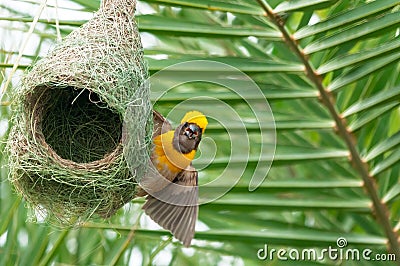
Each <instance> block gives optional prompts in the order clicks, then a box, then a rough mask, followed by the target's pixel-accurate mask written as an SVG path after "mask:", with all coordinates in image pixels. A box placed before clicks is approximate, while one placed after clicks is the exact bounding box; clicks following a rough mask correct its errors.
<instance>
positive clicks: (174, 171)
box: [136, 111, 208, 247]
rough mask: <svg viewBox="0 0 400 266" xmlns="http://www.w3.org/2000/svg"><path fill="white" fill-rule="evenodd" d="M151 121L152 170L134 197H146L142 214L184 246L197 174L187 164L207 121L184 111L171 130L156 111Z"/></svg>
mask: <svg viewBox="0 0 400 266" xmlns="http://www.w3.org/2000/svg"><path fill="white" fill-rule="evenodd" d="M153 120H154V132H153V144H154V147H153V151H152V155H151V162H152V164H153V165H154V168H155V169H156V171H154V172H153V173H152V174H147V175H146V176H145V177H144V178H143V179H142V181H141V182H140V188H139V191H138V192H137V193H136V195H137V196H145V195H147V197H146V203H145V204H144V205H143V209H144V211H145V213H146V214H147V215H148V216H150V218H152V219H153V220H154V221H155V222H156V223H158V224H159V225H160V226H162V227H164V228H165V229H167V230H169V231H171V233H172V234H173V235H174V236H175V237H176V238H177V239H179V240H180V241H182V243H183V245H184V246H186V247H188V246H190V242H191V241H192V239H193V236H194V231H195V225H196V220H197V215H198V208H199V207H198V203H197V202H198V183H197V181H198V174H197V171H196V169H195V168H194V167H193V166H192V164H191V162H192V160H193V159H194V156H195V154H196V150H197V148H198V146H199V143H200V141H201V137H202V135H203V133H204V130H205V129H206V127H207V124H208V122H207V118H206V117H205V116H204V115H203V114H202V113H200V112H198V111H191V112H188V113H186V115H185V116H184V117H183V119H182V121H181V124H180V125H179V126H178V127H177V128H176V129H175V130H173V129H172V126H171V124H170V123H169V122H168V121H167V120H166V119H165V118H164V117H163V116H162V115H161V114H159V113H158V112H156V111H153ZM155 172H158V173H155Z"/></svg>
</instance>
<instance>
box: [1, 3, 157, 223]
mask: <svg viewBox="0 0 400 266" xmlns="http://www.w3.org/2000/svg"><path fill="white" fill-rule="evenodd" d="M135 4H136V1H129V0H115V1H113V0H106V1H104V2H103V3H102V6H101V8H100V9H99V11H98V12H97V13H96V14H95V16H94V17H93V19H91V20H89V21H88V22H87V23H86V24H84V25H82V26H81V27H80V28H78V29H77V30H75V31H73V32H72V33H71V34H70V35H68V36H67V37H66V38H65V39H64V40H63V41H62V42H61V43H59V44H57V45H56V46H55V48H54V49H53V50H52V51H51V52H50V53H49V54H48V55H47V56H46V57H44V58H42V59H41V60H39V61H38V62H37V63H36V64H35V65H34V66H33V67H32V68H31V69H30V70H29V71H28V72H27V73H26V74H25V76H24V77H23V79H22V80H21V85H20V86H19V87H18V88H16V89H15V91H14V95H13V96H14V106H13V107H14V113H13V118H12V122H13V128H12V130H11V132H10V138H9V142H8V146H7V147H8V152H9V156H10V159H9V161H10V170H11V173H10V180H11V182H12V183H13V184H14V185H15V187H16V189H17V191H18V192H20V193H21V194H22V195H23V196H24V198H25V199H26V200H27V202H28V203H30V205H32V207H34V208H35V209H36V210H39V211H43V213H44V214H45V215H46V217H47V218H49V219H50V221H51V220H56V221H61V223H62V224H67V225H68V224H75V223H76V222H79V221H82V220H86V219H88V218H89V217H91V216H92V215H97V216H101V217H109V216H111V215H112V214H114V213H115V212H116V211H117V210H118V209H119V208H120V207H121V206H123V205H124V204H125V203H126V202H128V201H130V200H131V199H132V198H133V197H134V196H135V191H136V186H137V183H138V182H139V181H140V178H141V177H142V176H143V174H144V172H145V171H146V170H147V167H148V158H149V153H150V148H151V147H150V145H151V134H152V130H151V122H150V121H151V118H152V116H151V103H150V99H149V95H150V93H149V86H148V84H147V82H146V79H147V77H148V76H147V75H148V74H147V73H148V72H147V66H146V64H145V62H144V59H143V48H142V44H141V40H140V35H139V31H138V28H137V25H136V23H135V21H134V19H133V13H134V10H135ZM128 109H129V112H128V113H129V116H127V115H126V114H127V111H128ZM123 128H124V129H125V130H128V131H129V134H128V135H129V139H128V140H126V139H124V141H123V142H122V137H123V135H124V134H122V131H123ZM53 218H55V219H53Z"/></svg>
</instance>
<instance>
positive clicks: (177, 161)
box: [153, 131, 196, 175]
mask: <svg viewBox="0 0 400 266" xmlns="http://www.w3.org/2000/svg"><path fill="white" fill-rule="evenodd" d="M173 138H174V131H168V132H166V133H164V134H162V135H158V136H157V137H155V138H154V139H153V143H154V145H155V147H154V148H155V150H154V153H155V155H156V158H157V160H158V163H157V168H158V170H159V171H160V170H161V171H160V173H162V169H163V168H164V167H165V166H167V167H168V169H169V171H170V173H171V174H175V175H176V174H178V173H179V172H181V171H182V170H183V169H185V168H186V167H187V166H188V165H189V164H190V162H191V161H192V160H193V159H194V156H195V154H196V151H195V150H193V151H191V152H189V153H187V154H183V153H180V152H179V151H177V150H176V149H175V148H174V147H173V145H172V142H173Z"/></svg>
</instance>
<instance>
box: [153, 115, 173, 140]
mask: <svg viewBox="0 0 400 266" xmlns="http://www.w3.org/2000/svg"><path fill="white" fill-rule="evenodd" d="M170 130H172V126H171V124H170V123H169V122H168V120H167V119H165V117H163V116H162V114H160V113H159V112H157V111H155V110H153V138H154V137H156V136H158V135H161V134H164V133H165V132H167V131H170Z"/></svg>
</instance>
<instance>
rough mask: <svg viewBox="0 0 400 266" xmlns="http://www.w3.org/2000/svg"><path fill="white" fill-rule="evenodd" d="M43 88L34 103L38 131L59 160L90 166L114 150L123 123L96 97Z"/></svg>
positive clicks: (72, 90) (81, 91)
mask: <svg viewBox="0 0 400 266" xmlns="http://www.w3.org/2000/svg"><path fill="white" fill-rule="evenodd" d="M44 88H45V89H44V92H43V94H41V96H40V97H39V99H38V102H37V103H36V105H37V107H38V108H37V112H39V113H40V112H41V114H38V116H37V117H38V120H39V121H38V122H39V124H41V125H39V128H41V130H42V134H43V136H44V139H45V142H46V143H47V144H48V145H49V146H50V147H51V148H52V149H53V150H54V151H55V152H56V153H57V154H58V155H59V156H60V157H61V158H63V159H67V160H71V161H74V162H76V163H90V162H93V161H97V160H101V159H103V158H104V157H105V155H107V154H109V153H111V152H112V151H114V150H115V149H116V148H117V146H118V144H119V142H120V140H121V135H122V124H123V123H122V121H121V118H120V117H119V115H118V114H117V113H115V112H113V111H112V110H111V109H110V108H109V107H108V106H107V104H105V103H104V102H102V101H101V100H100V97H99V95H98V94H96V93H94V92H91V91H89V90H87V89H77V88H74V87H64V88H52V87H50V88H49V87H44Z"/></svg>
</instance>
